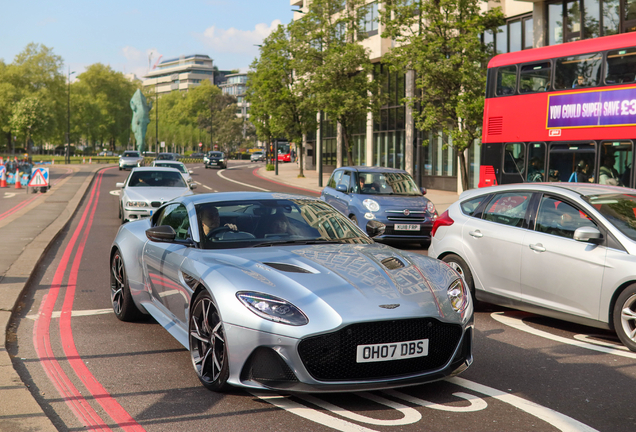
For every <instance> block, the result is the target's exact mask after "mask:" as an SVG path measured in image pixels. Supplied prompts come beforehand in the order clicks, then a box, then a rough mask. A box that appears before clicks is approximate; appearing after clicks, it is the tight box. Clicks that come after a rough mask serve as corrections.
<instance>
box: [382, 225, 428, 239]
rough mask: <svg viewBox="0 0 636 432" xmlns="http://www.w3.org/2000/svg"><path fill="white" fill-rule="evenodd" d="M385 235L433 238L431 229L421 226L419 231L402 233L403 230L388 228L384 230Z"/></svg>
mask: <svg viewBox="0 0 636 432" xmlns="http://www.w3.org/2000/svg"><path fill="white" fill-rule="evenodd" d="M384 235H405V236H409V237H430V236H431V227H430V226H428V227H425V226H420V230H419V231H402V230H398V231H396V230H394V229H393V227H392V226H388V225H387V227H386V228H385V229H384Z"/></svg>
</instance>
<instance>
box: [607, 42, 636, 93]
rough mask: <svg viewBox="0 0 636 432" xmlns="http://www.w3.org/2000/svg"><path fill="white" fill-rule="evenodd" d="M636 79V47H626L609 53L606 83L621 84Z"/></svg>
mask: <svg viewBox="0 0 636 432" xmlns="http://www.w3.org/2000/svg"><path fill="white" fill-rule="evenodd" d="M634 81H636V48H626V49H621V50H616V51H610V52H608V53H607V63H606V66H605V84H621V83H630V82H634Z"/></svg>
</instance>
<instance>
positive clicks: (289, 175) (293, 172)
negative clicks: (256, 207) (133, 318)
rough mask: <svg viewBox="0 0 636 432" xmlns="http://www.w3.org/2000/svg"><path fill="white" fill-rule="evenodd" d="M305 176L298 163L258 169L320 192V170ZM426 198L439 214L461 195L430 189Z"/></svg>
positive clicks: (274, 178) (324, 179)
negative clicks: (269, 168) (276, 167)
mask: <svg viewBox="0 0 636 432" xmlns="http://www.w3.org/2000/svg"><path fill="white" fill-rule="evenodd" d="M303 171H304V175H305V177H298V174H299V172H300V167H299V166H298V164H297V163H285V164H284V163H279V164H278V175H276V173H275V171H267V170H266V169H265V167H264V166H263V167H262V168H260V169H259V170H258V175H259V176H261V177H263V178H265V179H267V180H270V181H275V182H277V183H280V184H284V185H285V186H292V187H295V188H299V189H305V190H310V191H314V192H318V193H320V191H322V187H320V186H318V171H317V170H312V171H309V170H303ZM330 176H331V173H323V175H322V184H323V187H324V186H326V185H327V182H328V181H329V177H330ZM426 198H428V199H429V200H431V201H432V202H433V204H435V208H436V209H437V212H438V213H439V214H442V212H444V211H445V210H446V209H447V208H448V206H449V205H451V204H452V203H454V202H455V201H457V199H458V198H459V195H457V192H448V191H443V190H436V189H428V190H427V191H426Z"/></svg>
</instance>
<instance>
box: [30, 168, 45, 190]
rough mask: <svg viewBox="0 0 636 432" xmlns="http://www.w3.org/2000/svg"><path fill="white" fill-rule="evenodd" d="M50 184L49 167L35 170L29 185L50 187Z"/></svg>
mask: <svg viewBox="0 0 636 432" xmlns="http://www.w3.org/2000/svg"><path fill="white" fill-rule="evenodd" d="M48 185H49V169H48V168H36V169H35V170H33V174H32V175H31V180H30V181H29V185H28V186H29V187H48Z"/></svg>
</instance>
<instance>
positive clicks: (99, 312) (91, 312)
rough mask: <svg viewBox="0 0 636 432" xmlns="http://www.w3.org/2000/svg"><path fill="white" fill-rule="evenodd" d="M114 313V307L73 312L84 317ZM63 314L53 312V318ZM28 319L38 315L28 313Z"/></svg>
mask: <svg viewBox="0 0 636 432" xmlns="http://www.w3.org/2000/svg"><path fill="white" fill-rule="evenodd" d="M111 313H113V309H112V308H108V309H86V310H74V311H72V312H71V316H72V317H84V316H94V315H107V314H111ZM61 315H62V312H61V311H57V312H53V314H52V315H51V318H59V317H60V316H61ZM26 317H27V318H28V319H31V320H36V319H37V318H38V315H37V314H35V315H27V316H26Z"/></svg>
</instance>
